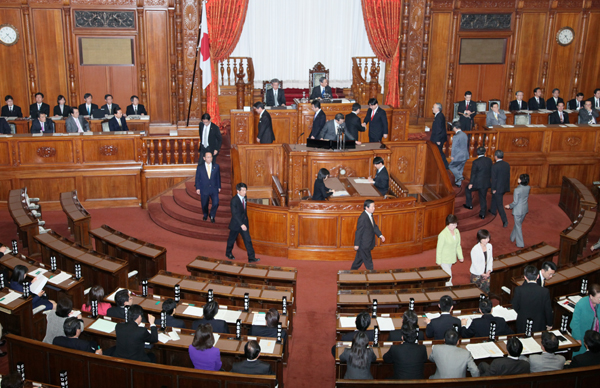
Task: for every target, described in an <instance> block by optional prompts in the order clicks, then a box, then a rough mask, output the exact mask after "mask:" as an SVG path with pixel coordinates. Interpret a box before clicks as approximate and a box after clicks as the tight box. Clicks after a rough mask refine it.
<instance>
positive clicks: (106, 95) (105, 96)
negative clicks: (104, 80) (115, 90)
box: [104, 94, 112, 100]
mask: <svg viewBox="0 0 600 388" xmlns="http://www.w3.org/2000/svg"><path fill="white" fill-rule="evenodd" d="M108 97H112V94H105V95H104V99H105V100H106V99H107V98H108Z"/></svg>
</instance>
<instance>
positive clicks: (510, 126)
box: [501, 125, 515, 128]
mask: <svg viewBox="0 0 600 388" xmlns="http://www.w3.org/2000/svg"><path fill="white" fill-rule="evenodd" d="M501 127H502V128H514V127H515V126H514V125H501Z"/></svg>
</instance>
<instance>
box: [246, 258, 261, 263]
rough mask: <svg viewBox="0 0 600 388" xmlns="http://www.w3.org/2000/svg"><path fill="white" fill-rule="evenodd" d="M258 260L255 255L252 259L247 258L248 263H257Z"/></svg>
mask: <svg viewBox="0 0 600 388" xmlns="http://www.w3.org/2000/svg"><path fill="white" fill-rule="evenodd" d="M259 261H260V259H259V258H258V257H255V258H254V259H248V263H258V262H259Z"/></svg>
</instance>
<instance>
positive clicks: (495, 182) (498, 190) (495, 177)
mask: <svg viewBox="0 0 600 388" xmlns="http://www.w3.org/2000/svg"><path fill="white" fill-rule="evenodd" d="M502 158H504V152H502V151H501V150H496V152H495V153H494V160H496V163H494V165H493V166H492V205H491V206H490V213H492V214H493V215H496V212H498V213H500V218H501V219H502V226H503V227H505V228H506V227H507V226H508V219H507V218H506V212H505V211H504V203H503V201H504V193H506V192H509V191H510V165H509V164H508V163H506V162H505V161H504V160H502Z"/></svg>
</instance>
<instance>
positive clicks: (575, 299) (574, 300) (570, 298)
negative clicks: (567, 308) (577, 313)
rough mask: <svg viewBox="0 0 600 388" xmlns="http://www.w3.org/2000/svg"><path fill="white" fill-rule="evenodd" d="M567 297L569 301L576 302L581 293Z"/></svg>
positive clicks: (579, 298)
mask: <svg viewBox="0 0 600 388" xmlns="http://www.w3.org/2000/svg"><path fill="white" fill-rule="evenodd" d="M567 299H569V300H570V301H571V302H573V303H575V304H577V302H579V301H580V300H581V295H571V296H569V297H568V298H567Z"/></svg>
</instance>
